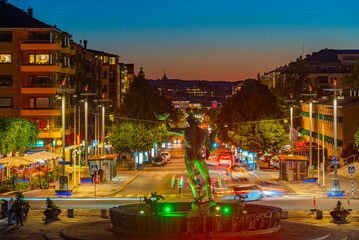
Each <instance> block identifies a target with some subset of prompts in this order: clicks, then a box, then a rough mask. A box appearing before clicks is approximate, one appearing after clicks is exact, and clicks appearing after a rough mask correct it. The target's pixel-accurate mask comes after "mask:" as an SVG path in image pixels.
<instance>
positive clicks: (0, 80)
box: [0, 75, 12, 86]
mask: <svg viewBox="0 0 359 240" xmlns="http://www.w3.org/2000/svg"><path fill="white" fill-rule="evenodd" d="M0 86H12V75H0Z"/></svg>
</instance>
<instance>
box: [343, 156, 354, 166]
mask: <svg viewBox="0 0 359 240" xmlns="http://www.w3.org/2000/svg"><path fill="white" fill-rule="evenodd" d="M351 158H353V163H354V162H355V158H356V155H351V156H349V157H347V158H344V159H343V162H344V166H343V167H345V166H346V165H348V159H351Z"/></svg>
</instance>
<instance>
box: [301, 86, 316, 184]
mask: <svg viewBox="0 0 359 240" xmlns="http://www.w3.org/2000/svg"><path fill="white" fill-rule="evenodd" d="M302 96H308V97H310V100H309V166H308V173H307V179H309V180H311V179H314V170H313V148H312V140H313V139H312V119H313V97H316V96H317V94H314V93H312V87H309V94H302Z"/></svg>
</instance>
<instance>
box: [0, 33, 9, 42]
mask: <svg viewBox="0 0 359 240" xmlns="http://www.w3.org/2000/svg"><path fill="white" fill-rule="evenodd" d="M0 42H12V32H0Z"/></svg>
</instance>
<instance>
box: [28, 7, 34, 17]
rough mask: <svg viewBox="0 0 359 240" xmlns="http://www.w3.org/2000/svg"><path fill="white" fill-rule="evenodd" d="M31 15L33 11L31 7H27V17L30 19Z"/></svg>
mask: <svg viewBox="0 0 359 240" xmlns="http://www.w3.org/2000/svg"><path fill="white" fill-rule="evenodd" d="M32 13H33V9H32V8H31V7H29V8H28V9H27V15H29V16H30V17H32Z"/></svg>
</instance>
